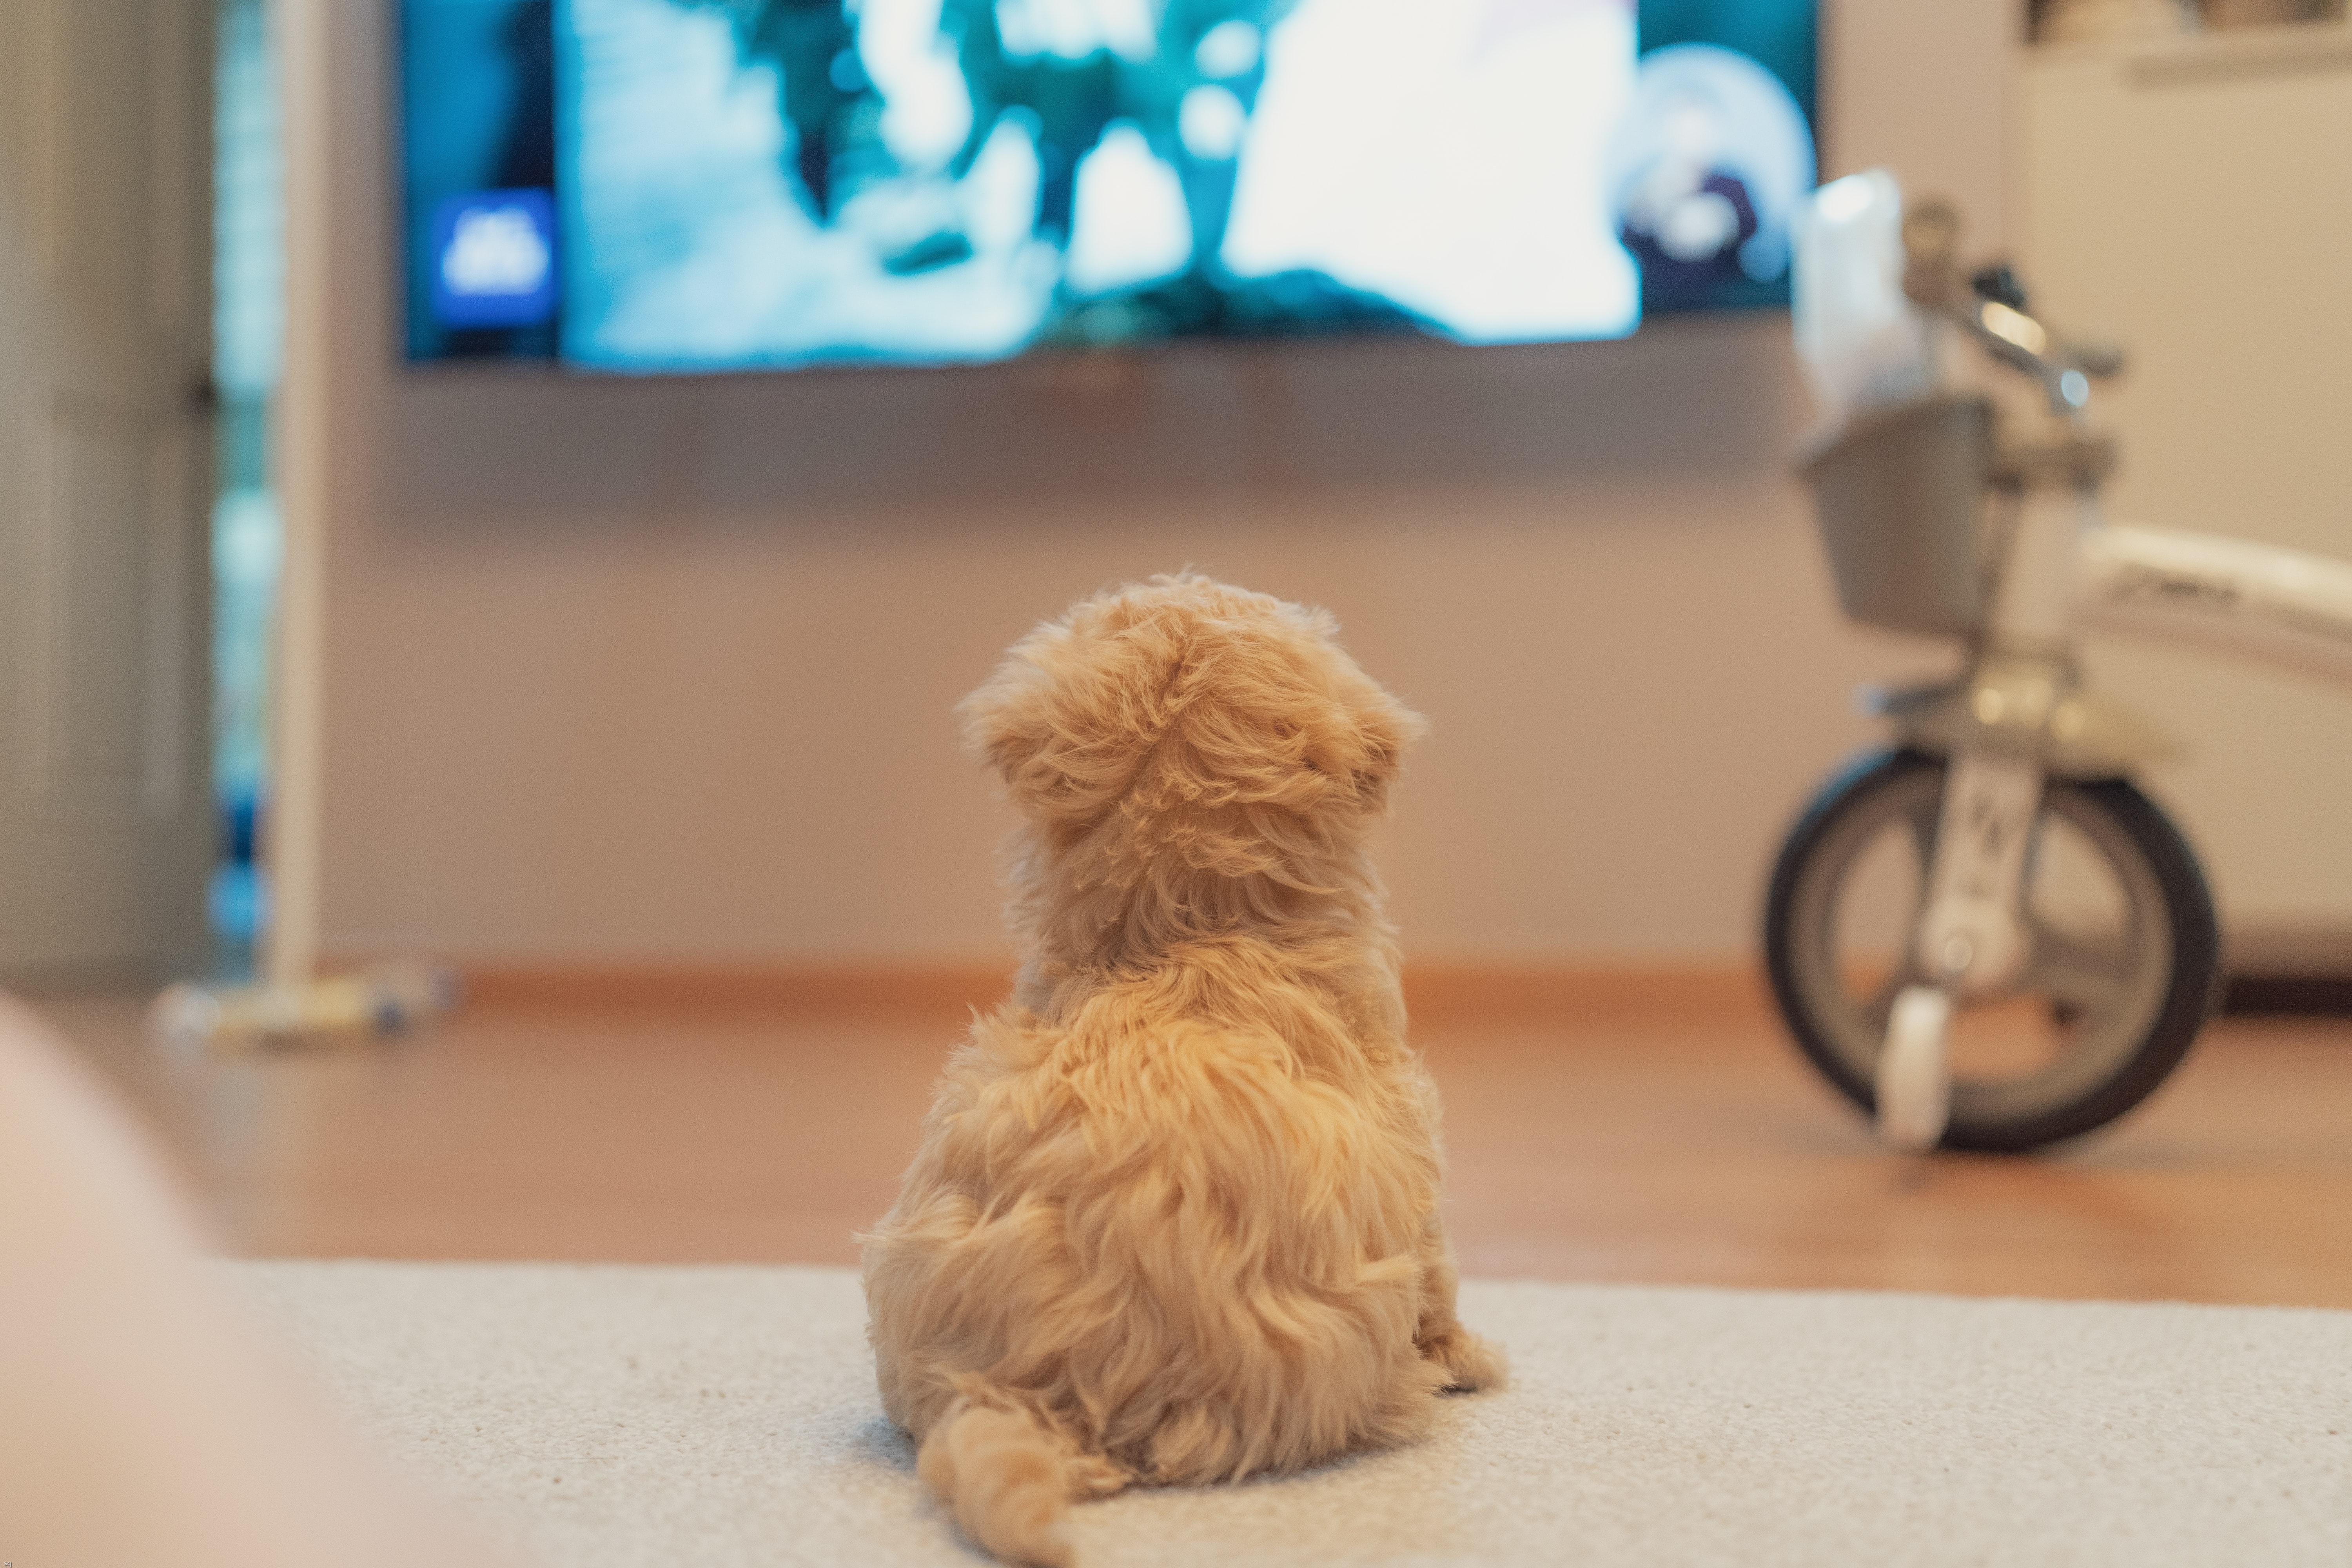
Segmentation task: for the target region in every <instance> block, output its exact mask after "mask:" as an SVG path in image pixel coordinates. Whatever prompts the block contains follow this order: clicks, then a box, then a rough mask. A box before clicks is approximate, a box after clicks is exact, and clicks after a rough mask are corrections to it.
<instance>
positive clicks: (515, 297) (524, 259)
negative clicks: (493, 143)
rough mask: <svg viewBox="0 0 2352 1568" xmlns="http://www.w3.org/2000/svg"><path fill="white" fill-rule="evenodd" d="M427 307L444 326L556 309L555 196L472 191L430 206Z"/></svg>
mask: <svg viewBox="0 0 2352 1568" xmlns="http://www.w3.org/2000/svg"><path fill="white" fill-rule="evenodd" d="M432 232H433V245H432V250H431V252H430V254H431V256H432V258H433V261H432V265H433V314H434V317H435V319H436V320H437V321H440V323H441V324H442V325H443V326H445V327H530V326H536V325H538V324H539V323H540V322H541V321H546V320H548V318H550V317H551V316H552V315H554V313H555V300H556V279H557V272H556V267H555V199H554V197H553V196H552V195H551V194H550V193H548V192H546V191H541V190H520V191H475V192H472V193H470V194H468V195H462V196H450V197H448V198H447V199H446V200H444V201H443V202H442V203H441V204H440V205H439V206H438V207H436V208H435V209H434V213H433V231H432Z"/></svg>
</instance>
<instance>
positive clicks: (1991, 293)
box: [1903, 201, 2124, 414]
mask: <svg viewBox="0 0 2352 1568" xmlns="http://www.w3.org/2000/svg"><path fill="white" fill-rule="evenodd" d="M1959 236H1960V220H1959V215H1958V213H1956V212H1954V211H1953V210H1952V209H1951V207H1949V206H1948V205H1946V204H1944V203H1942V202H1939V201H1926V202H1919V203H1916V204H1915V205H1911V206H1910V207H1907V208H1906V209H1905V211H1904V214H1903V263H1904V264H1903V292H1904V293H1905V295H1906V296H1907V297H1908V298H1909V299H1910V300H1911V301H1912V302H1913V303H1914V304H1916V305H1918V306H1919V307H1921V308H1922V309H1924V310H1932V311H1934V312H1935V313H1936V314H1937V315H1939V316H1941V317H1943V318H1944V319H1945V320H1947V321H1953V322H1956V323H1958V325H1959V327H1960V328H1961V329H1962V330H1963V331H1967V332H1968V334H1969V336H1970V337H1972V338H1974V339H1976V341H1977V342H1979V343H1981V344H1983V345H1984V347H1985V348H1986V349H1987V350H1988V351H1990V353H1991V354H1992V355H1993V357H1994V358H1996V359H1998V360H2000V361H2001V362H2002V363H2005V364H2008V365H2010V366H2011V368H2013V369H2016V370H2020V371H2022V372H2024V373H2025V374H2027V375H2030V376H2032V377H2033V379H2034V380H2036V381H2038V382H2040V383H2041V384H2042V392H2043V394H2044V395H2046V396H2048V398H2049V399H2050V408H2051V412H2052V413H2053V414H2075V413H2079V412H2080V411H2081V410H2082V409H2083V408H2084V406H2085V405H2088V403H2089V402H2090V399H2091V381H2092V379H2093V378H2099V379H2105V377H2107V376H2111V375H2114V374H2116V373H2117V372H2119V371H2121V370H2122V369H2123V364H2124V356H2123V353H2122V351H2121V350H2119V349H2116V348H2113V347H2110V346H2105V345H2099V344H2091V343H2074V342H2066V341H2065V340H2063V339H2062V338H2060V337H2059V336H2058V335H2057V334H2056V333H2055V332H2053V331H2051V330H2050V329H2049V328H2048V327H2046V326H2044V325H2043V324H2042V322H2040V321H2036V320H2034V319H2033V318H2032V316H2029V315H2027V314H2026V313H2025V291H2024V289H2021V288H2020V287H2019V286H2018V282H2017V279H2016V277H2015V275H2014V274H2012V273H2011V271H2010V269H2009V268H2007V267H2005V266H2003V267H1992V268H1985V269H1984V270H1982V271H1979V272H1978V273H1977V274H1976V275H1974V276H1973V277H1969V278H1963V277H1962V276H1961V275H1960V266H1959Z"/></svg>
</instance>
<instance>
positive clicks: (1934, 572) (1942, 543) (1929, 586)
mask: <svg viewBox="0 0 2352 1568" xmlns="http://www.w3.org/2000/svg"><path fill="white" fill-rule="evenodd" d="M1991 451H1992V408H1991V405H1990V404H1989V403H1987V402H1986V401H1985V400H1984V399H1983V398H1981V397H1932V398H1927V399H1925V400H1923V401H1921V402H1917V403H1911V404H1906V405H1903V406H1902V407H1899V408H1891V409H1887V410H1885V412H1882V413H1876V414H1870V415H1865V416H1862V417H1860V418H1857V419H1855V420H1854V421H1853V423H1852V424H1850V425H1848V426H1846V427H1845V428H1844V429H1843V430H1842V431H1840V432H1839V433H1838V435H1837V437H1835V438H1834V439H1833V440H1832V441H1830V442H1829V443H1828V444H1827V445H1826V446H1823V447H1820V448H1819V449H1817V450H1816V451H1814V452H1812V453H1811V454H1809V455H1808V456H1807V457H1806V458H1804V459H1803V460H1802V461H1801V462H1800V463H1799V464H1798V467H1797V471H1798V472H1799V473H1800V474H1801V475H1802V476H1803V477H1804V479H1806V480H1807V481H1808V482H1809V483H1810V484H1811V486H1812V487H1813V502H1814V505H1815V506H1816V507H1817V508H1818V509H1819V510H1820V512H1821V519H1822V537H1823V538H1824V540H1826V542H1828V544H1829V552H1830V568H1831V571H1832V574H1834V575H1835V576H1836V578H1837V591H1838V603H1839V604H1840V605H1842V606H1843V608H1844V610H1845V613H1846V615H1847V616H1849V617H1850V618H1852V619H1853V620H1857V621H1860V622H1863V623H1864V625H1866V626H1884V627H1885V628H1886V629H1888V630H1890V631H1900V632H1926V633H1931V634H1959V633H1966V632H1969V631H1971V630H1973V629H1974V628H1975V627H1976V626H1977V623H1978V620H1979V616H1981V614H1982V612H1983V608H1984V605H1983V600H1984V595H1985V583H1984V550H1983V542H1982V537H1981V535H1982V519H1983V515H1984V506H1985V479H1986V469H1987V467H1988V463H1989V461H1990V455H1991Z"/></svg>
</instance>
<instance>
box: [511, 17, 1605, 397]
mask: <svg viewBox="0 0 2352 1568" xmlns="http://www.w3.org/2000/svg"><path fill="white" fill-rule="evenodd" d="M557 16H558V26H557V28H556V39H557V43H556V77H557V81H558V85H559V90H558V93H557V99H558V101H559V103H560V104H561V105H562V110H561V114H562V127H561V134H560V135H559V137H558V147H559V159H560V163H559V173H558V180H557V186H558V190H559V192H560V194H561V203H562V219H563V233H564V238H565V242H566V248H565V287H566V294H565V301H564V310H563V318H562V353H563V355H564V357H565V358H566V359H567V360H570V361H572V362H573V363H581V364H584V365H589V366H594V367H599V368H605V369H614V370H624V371H660V370H697V369H725V368H738V367H751V366H785V365H795V364H812V363H857V362H865V363H877V362H878V363H956V362H966V363H969V362H977V361H986V360H994V359H1001V358H1003V357H1006V356H1009V355H1012V354H1015V353H1022V352H1024V350H1028V349H1032V348H1037V347H1074V348H1075V347H1091V346H1101V345H1109V344H1120V343H1134V342H1152V341H1158V340H1163V339H1170V338H1178V337H1195V336H1218V337H1264V336H1272V335H1285V334H1291V333H1301V332H1323V331H1358V332H1360V331H1388V332H1401V333H1407V334H1422V335H1427V336H1432V337H1440V338H1445V339H1450V340H1453V341H1455V342H1474V343H1499V342H1549V341H1557V340H1560V339H1570V338H1599V337H1618V336H1622V335H1623V334H1625V333H1626V332H1629V331H1632V330H1633V327H1634V325H1635V324H1636V322H1637V321H1639V318H1640V279H1639V277H1638V274H1637V272H1636V269H1635V267H1634V263H1633V258H1631V256H1629V255H1628V253H1627V252H1626V250H1625V248H1624V247H1623V246H1622V244H1621V243H1620V242H1619V239H1618V237H1617V234H1616V228H1615V223H1614V216H1613V214H1612V210H1611V206H1610V193H1609V191H1608V189H1607V188H1606V184H1605V178H1604V176H1605V169H1604V167H1603V162H1602V158H1601V152H1602V149H1603V148H1604V146H1605V145H1606V144H1607V142H1608V140H1609V137H1610V134H1611V132H1612V127H1613V126H1614V125H1615V123H1616V121H1617V119H1618V117H1619V115H1620V114H1621V112H1622V110H1623V108H1624V106H1625V105H1626V103H1627V102H1628V101H1629V99H1630V96H1631V94H1632V92H1633V79H1634V18H1633V7H1632V6H1631V5H1627V4H1625V3H1624V0H1510V3H1508V4H1465V3H1464V0H858V3H856V4H850V3H848V0H563V3H562V5H561V6H560V8H559V10H558V13H557Z"/></svg>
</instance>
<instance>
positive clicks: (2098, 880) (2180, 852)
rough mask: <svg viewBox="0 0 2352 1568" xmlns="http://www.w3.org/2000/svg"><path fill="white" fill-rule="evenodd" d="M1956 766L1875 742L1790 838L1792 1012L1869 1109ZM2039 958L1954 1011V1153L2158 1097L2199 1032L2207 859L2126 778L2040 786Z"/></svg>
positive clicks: (1768, 938)
mask: <svg viewBox="0 0 2352 1568" xmlns="http://www.w3.org/2000/svg"><path fill="white" fill-rule="evenodd" d="M1944 773H1945V768H1944V763H1943V762H1942V761H1941V760H1940V759H1938V758H1934V757H1929V756H1927V755H1925V754H1923V753H1920V752H1911V751H1897V752H1885V753H1880V754H1875V755H1873V756H1870V757H1866V758H1864V759H1863V761H1862V762H1861V763H1859V764H1857V765H1856V766H1855V767H1853V768H1852V769H1850V770H1848V771H1847V772H1846V773H1843V774H1841V775H1840V776H1839V777H1837V778H1836V779H1833V780H1832V781H1831V783H1830V784H1829V785H1828V786H1827V787H1826V788H1824V789H1823V790H1822V794H1821V795H1819V796H1818V797H1817V798H1816V799H1815V800H1814V801H1813V803H1812V805H1811V806H1809V807H1808V808H1807V810H1806V812H1805V814H1804V816H1802V817H1801V819H1800V820H1799V822H1798V824H1797V826H1796V827H1795V828H1794V829H1793V830H1792V831H1791V832H1790V835H1789V839H1788V842H1787V843H1786V844H1785V845H1784V846H1783V847H1782V848H1781V852H1780V863H1779V865H1778V866H1777V867H1776V868H1774V871H1773V875H1772V886H1771V891H1770V893H1769V897H1768V899H1767V903H1766V909H1765V917H1764V927H1765V935H1764V944H1765V959H1766V964H1767V967H1768V968H1769V971H1770V973H1771V979H1772V992H1773V996H1774V998H1775V1000H1776V1001H1777V1002H1778V1003H1779V1004H1780V1015H1781V1017H1782V1018H1783V1019H1784V1020H1785V1021H1786V1022H1787V1024H1788V1026H1789V1030H1790V1034H1791V1035H1793V1036H1794V1037H1796V1041H1797V1044H1798V1046H1799V1047H1801V1049H1802V1050H1803V1051H1804V1053H1805V1055H1806V1057H1807V1058H1809V1059H1810V1060H1811V1062H1812V1064H1813V1066H1814V1067H1816V1068H1819V1069H1820V1071H1821V1073H1822V1076H1823V1077H1824V1078H1826V1079H1829V1080H1830V1082H1831V1083H1832V1085H1834V1086H1835V1087H1836V1088H1837V1089H1838V1091H1839V1092H1840V1093H1842V1094H1843V1095H1844V1096H1845V1097H1846V1098H1847V1099H1848V1100H1852V1101H1853V1103H1854V1104H1855V1105H1856V1106H1858V1107H1860V1108H1861V1109H1862V1110H1864V1111H1865V1112H1868V1113H1873V1114H1874V1113H1875V1111H1876V1110H1877V1095H1876V1090H1875V1089H1874V1074H1875V1069H1876V1066H1877V1060H1878V1053H1879V1050H1880V1047H1882V1046H1883V1045H1884V1043H1885V1038H1886V1025H1887V1016H1888V1014H1889V1012H1890V1011H1891V1009H1892V1008H1893V1005H1894V1002H1895V995H1896V994H1897V993H1899V992H1900V991H1901V990H1902V989H1903V987H1905V986H1906V985H1910V984H1921V983H1923V982H1924V981H1925V978H1926V977H1925V976H1924V975H1923V974H1922V973H1921V972H1920V970H1919V968H1918V966H1917V964H1916V962H1915V960H1914V959H1913V957H1912V955H1911V946H1912V936H1913V933H1914V932H1915V931H1916V929H1917V927H1918V922H1919V917H1920V914H1921V912H1922V910H1923V908H1924V905H1925V900H1926V888H1927V869H1928V868H1929V867H1930V866H1931V865H1932V864H1933V862H1934V857H1935V844H1936V832H1937V824H1938V820H1939V817H1940V814H1941V810H1942V804H1943V794H1944ZM2023 916H2024V920H2025V921H2026V926H2027V931H2028V933H2029V936H2030V938H2031V941H2032V960H2031V961H2030V963H2028V965H2027V967H2026V969H2025V971H2024V973H2022V974H2021V976H2020V977H2019V978H2018V979H2017V980H2016V981H2015V982H2014V983H2013V984H2011V985H2010V986H2009V987H2007V988H2005V989H2003V990H2001V991H1999V992H1996V993H1992V994H1985V995H1979V996H1972V997H1969V998H1968V999H1967V1000H1966V1002H1965V1003H1964V1004H1963V1005H1962V1006H1961V1007H1960V1008H1959V1009H1958V1011H1957V1012H1955V1014H1954V1015H1953V1020H1952V1026H1951V1037H1950V1047H1949V1049H1950V1060H1951V1068H1952V1102H1951V1106H1952V1109H1951V1119H1950V1121H1949V1122H1948V1124H1947V1125H1946V1128H1945V1131H1944V1136H1943V1141H1942V1146H1943V1147H1945V1148H1947V1149H1979V1150H1994V1151H2019V1150H2026V1149H2033V1148H2039V1147H2041V1146H2042V1145H2043V1144H2046V1143H2053V1142H2058V1141H2059V1140H2061V1139H2064V1138H2072V1137H2075V1136H2077V1135H2079V1134H2081V1133H2084V1132H2088V1131H2091V1130H2092V1129H2094V1128H2096V1127H2101V1126H2104V1125H2105V1124H2106V1123H2107V1122H2109V1121H2114V1120H2115V1119H2116V1117H2118V1116H2121V1115H2122V1114H2123V1113H2124V1112H2125V1111H2126V1110H2130V1109H2132V1107H2134V1106H2136V1105H2137V1104H2138V1103H2139V1102H2140V1101H2141V1100H2145V1099H2147V1096H2148V1095H2149V1094H2151V1093H2153V1092H2154V1091H2155V1089H2156V1087H2157V1086H2158V1084H2160V1083H2162V1082H2163V1081H2164V1079H2165V1078H2166V1076H2167V1075H2168V1074H2169V1073H2170V1072H2171V1071H2172V1069H2173V1068H2175V1067H2176V1066H2178V1065H2179V1061H2180V1058H2182V1057H2183V1056H2184V1055H2186V1054H2187V1052H2188V1050H2189V1046H2190V1044H2191V1043H2192V1042H2194V1041H2195V1039H2196V1037H2197V1034H2198V1031H2199V1030H2200V1029H2201V1028H2202V1027H2203V1026H2204V1023H2205V1018H2206V1016H2207V1014H2208V1013H2209V1012H2210V1009H2211V1005H2212V1000H2213V995H2214V992H2215V987H2216V985H2217V984H2218V981H2219V977H2220V968H2221V965H2220V948H2221V943H2220V938H2219V934H2218V931H2217V930H2216V927H2215V923H2214V918H2213V900H2212V897H2211V894H2210V892H2209V891H2208V890H2207V889H2206V886H2205V879H2204V875H2203V873H2202V872H2200V870H2199V869H2198V866H2197V860H2196V857H2195V856H2194V854H2192V853H2191V852H2190V850H2189V846H2188V844H2187V843H2186V842H2185V841H2184V840H2183V839H2182V838H2181V837H2180V833H2179V829H2177V828H2176V827H2174V826H2173V825H2172V823H2171V822H2170V821H2169V820H2168V819H2167V818H2166V816H2164V814H2163V813H2162V812H2161V811H2159V810H2158V809H2157V807H2156V805H2155V804H2154V803H2153V802H2151V801H2150V800H2149V799H2148V798H2147V796H2146V795H2142V794H2141V793H2140V792H2139V791H2138V790H2137V789H2135V788H2134V787H2133V786H2132V785H2131V784H2128V783H2126V782H2125V781H2123V780H2120V779H2116V780H2101V781H2097V782H2088V783H2085V782H2078V781H2072V780H2063V779H2053V780H2051V781H2049V783H2048V784H2046V785H2045V786H2044V789H2043V792H2042V810H2041V814H2040V816H2038V818H2037V819H2036V821H2035V825H2034V829H2033V840H2032V846H2031V847H2030V849H2029V851H2028V854H2027V858H2026V870H2025V888H2024V910H2023Z"/></svg>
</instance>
